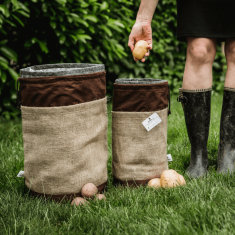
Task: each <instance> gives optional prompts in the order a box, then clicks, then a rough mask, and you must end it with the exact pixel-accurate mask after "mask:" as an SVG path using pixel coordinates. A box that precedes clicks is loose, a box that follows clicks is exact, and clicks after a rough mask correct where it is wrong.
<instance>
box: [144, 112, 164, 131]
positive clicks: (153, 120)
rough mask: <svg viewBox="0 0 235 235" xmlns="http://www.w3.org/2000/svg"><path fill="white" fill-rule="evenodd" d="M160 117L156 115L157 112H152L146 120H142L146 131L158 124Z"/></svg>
mask: <svg viewBox="0 0 235 235" xmlns="http://www.w3.org/2000/svg"><path fill="white" fill-rule="evenodd" d="M161 121H162V119H161V118H160V117H159V116H158V115H157V113H154V114H152V115H151V116H149V117H148V118H147V119H146V120H144V121H143V122H142V124H143V125H144V127H145V128H146V130H147V131H150V130H152V129H153V128H154V127H155V126H156V125H157V124H159V123H160V122H161Z"/></svg>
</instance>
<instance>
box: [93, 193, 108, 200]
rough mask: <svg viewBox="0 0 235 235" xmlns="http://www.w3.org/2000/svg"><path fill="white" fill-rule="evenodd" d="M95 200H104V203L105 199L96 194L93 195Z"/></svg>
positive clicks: (102, 195)
mask: <svg viewBox="0 0 235 235" xmlns="http://www.w3.org/2000/svg"><path fill="white" fill-rule="evenodd" d="M95 200H96V201H98V200H105V201H106V197H105V196H104V194H96V195H95Z"/></svg>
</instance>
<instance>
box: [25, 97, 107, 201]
mask: <svg viewBox="0 0 235 235" xmlns="http://www.w3.org/2000/svg"><path fill="white" fill-rule="evenodd" d="M21 111H22V128H23V140H24V156H25V163H24V175H25V184H26V186H27V187H28V188H30V189H31V190H32V191H33V192H35V193H39V194H47V195H51V194H53V195H61V196H63V195H66V194H69V195H70V194H76V195H79V193H80V192H81V189H82V186H83V185H84V184H86V183H94V184H95V185H96V186H102V185H104V184H105V183H106V181H107V160H108V147H107V128H108V120H107V99H106V98H103V99H100V100H96V101H91V102H86V103H82V104H76V105H69V106H60V107H26V106H21Z"/></svg>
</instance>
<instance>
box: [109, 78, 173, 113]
mask: <svg viewBox="0 0 235 235" xmlns="http://www.w3.org/2000/svg"><path fill="white" fill-rule="evenodd" d="M169 97H170V94H169V87H168V82H164V83H159V84H137V85H135V84H125V85H123V84H114V91H113V111H119V112H151V111H159V110H162V109H165V108H167V107H168V104H169V109H170V98H169ZM168 101H169V102H168Z"/></svg>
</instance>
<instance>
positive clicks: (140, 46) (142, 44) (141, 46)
mask: <svg viewBox="0 0 235 235" xmlns="http://www.w3.org/2000/svg"><path fill="white" fill-rule="evenodd" d="M147 46H148V43H147V42H146V41H144V40H140V41H138V42H137V43H136V44H135V48H134V50H133V52H132V55H133V57H134V58H136V59H138V60H141V59H143V58H144V55H145V54H146V53H147V52H148V49H147Z"/></svg>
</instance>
